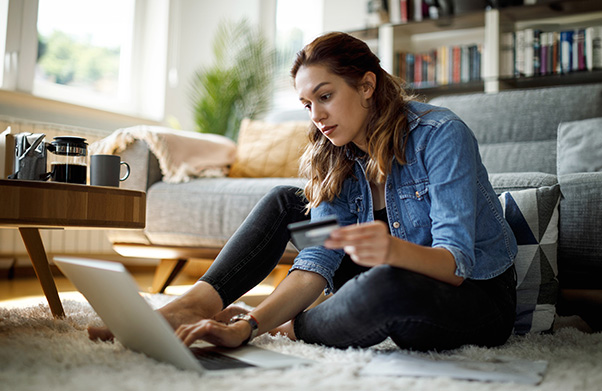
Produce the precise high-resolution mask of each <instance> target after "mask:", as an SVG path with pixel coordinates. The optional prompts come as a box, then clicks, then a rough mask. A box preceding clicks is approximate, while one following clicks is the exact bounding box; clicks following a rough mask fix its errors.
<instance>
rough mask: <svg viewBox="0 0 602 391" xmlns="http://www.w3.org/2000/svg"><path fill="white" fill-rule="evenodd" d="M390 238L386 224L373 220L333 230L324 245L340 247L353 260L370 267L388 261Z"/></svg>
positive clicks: (331, 247) (333, 247) (332, 247)
mask: <svg viewBox="0 0 602 391" xmlns="http://www.w3.org/2000/svg"><path fill="white" fill-rule="evenodd" d="M392 239H393V237H392V236H391V235H390V234H389V229H388V228H387V225H386V224H385V223H383V222H382V221H374V222H370V223H364V224H357V225H348V226H346V227H343V228H339V229H337V230H335V231H333V232H332V233H331V234H330V238H329V239H328V240H327V241H326V242H325V243H324V247H326V248H330V249H341V248H342V249H343V250H344V251H345V252H346V253H347V254H349V256H350V257H351V259H352V260H353V262H355V263H357V264H358V265H361V266H367V267H371V266H377V265H383V264H386V263H388V257H389V253H390V251H391V242H392Z"/></svg>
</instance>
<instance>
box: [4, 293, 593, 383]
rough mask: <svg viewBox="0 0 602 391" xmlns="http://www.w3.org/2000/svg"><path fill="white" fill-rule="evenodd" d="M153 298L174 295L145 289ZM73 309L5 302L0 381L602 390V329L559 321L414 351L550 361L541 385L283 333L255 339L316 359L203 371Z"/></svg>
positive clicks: (70, 302)
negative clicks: (498, 342) (392, 359)
mask: <svg viewBox="0 0 602 391" xmlns="http://www.w3.org/2000/svg"><path fill="white" fill-rule="evenodd" d="M148 300H149V302H151V304H152V305H153V306H155V307H156V306H159V305H162V304H163V303H165V302H166V300H169V299H168V298H167V297H166V296H161V295H154V296H149V297H148ZM63 305H64V307H65V311H66V314H67V317H66V318H65V319H61V320H56V319H53V318H52V316H51V315H50V312H49V310H48V307H47V305H45V304H37V305H29V304H27V303H25V304H24V303H20V304H17V305H13V306H6V305H4V306H0V390H12V391H20V390H42V389H44V390H61V391H69V390H145V391H153V390H158V391H159V390H160V391H164V390H178V391H186V390H262V391H269V390H312V391H314V390H325V391H326V390H328V391H333V390H379V391H380V390H421V391H424V390H457V391H471V390H512V391H523V390H558V391H568V390H577V391H580V390H601V389H602V334H600V333H596V334H588V333H584V332H582V331H579V330H578V329H577V328H574V327H562V328H560V329H558V330H557V331H556V332H555V333H554V334H549V335H529V336H526V337H512V338H511V339H510V340H509V341H508V342H507V343H506V344H505V345H504V346H502V347H499V348H496V349H486V348H479V347H474V346H467V347H464V348H461V349H458V350H455V351H452V352H447V353H436V354H435V353H433V354H430V355H427V354H417V353H413V354H415V355H417V356H419V357H428V358H431V359H436V360H440V359H447V358H450V357H451V358H460V359H466V360H478V361H491V360H492V359H493V358H495V357H500V356H504V357H514V358H516V359H526V360H546V361H548V367H547V370H546V372H545V374H544V377H543V380H542V382H541V383H540V384H539V385H536V386H531V385H525V384H516V383H503V382H480V381H467V380H455V379H451V378H446V377H435V378H428V377H397V376H395V377H387V376H382V377H375V376H362V375H360V371H361V370H362V368H364V367H365V366H366V365H367V364H368V363H369V362H370V361H371V359H372V358H373V357H374V356H375V355H376V354H380V353H382V351H391V350H395V346H394V345H393V344H392V343H391V342H387V341H386V342H384V343H383V344H380V345H379V346H377V347H375V348H372V349H365V350H361V349H347V350H338V349H332V348H325V347H321V346H314V345H308V344H305V343H302V342H291V341H289V340H288V339H286V338H283V337H271V336H267V335H264V336H261V337H259V338H257V339H256V340H255V341H254V343H255V344H257V345H259V346H262V347H265V348H267V349H272V350H275V351H279V352H283V353H289V354H294V355H298V356H302V357H306V358H310V359H313V360H315V361H317V363H318V364H317V365H311V366H304V367H295V368H289V369H278V370H261V369H244V370H240V371H239V372H236V374H232V373H229V374H221V375H219V374H218V375H215V374H212V375H211V376H203V375H199V374H197V373H193V372H184V371H180V370H177V369H175V368H174V367H172V366H170V365H167V364H161V363H158V362H156V361H154V360H152V359H150V358H147V357H146V356H144V355H142V354H138V353H134V352H132V351H129V350H127V349H125V348H124V347H123V346H122V345H120V344H119V343H99V342H91V341H90V340H89V339H88V336H87V332H86V326H87V325H88V324H91V323H95V324H98V323H99V319H98V317H97V316H96V314H95V313H94V311H93V310H92V309H91V308H90V306H89V305H88V304H87V302H85V301H84V300H83V299H82V298H80V297H77V295H69V297H63Z"/></svg>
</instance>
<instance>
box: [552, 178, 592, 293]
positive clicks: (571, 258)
mask: <svg viewBox="0 0 602 391" xmlns="http://www.w3.org/2000/svg"><path fill="white" fill-rule="evenodd" d="M558 181H559V182H560V187H561V189H562V201H561V202H560V217H561V218H560V234H559V238H558V240H559V248H558V269H559V280H560V285H561V287H562V288H575V289H602V172H591V173H577V174H567V175H561V176H559V177H558Z"/></svg>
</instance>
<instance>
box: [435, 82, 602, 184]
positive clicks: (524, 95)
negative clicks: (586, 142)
mask: <svg viewBox="0 0 602 391" xmlns="http://www.w3.org/2000/svg"><path fill="white" fill-rule="evenodd" d="M430 103H432V104H435V105H439V106H444V107H448V108H449V109H451V110H452V111H453V112H455V113H456V114H457V115H458V116H459V117H460V118H462V119H463V120H464V121H465V122H466V124H467V125H468V126H469V127H470V128H471V129H472V130H473V132H474V133H475V136H476V137H477V140H478V141H479V144H480V146H481V148H483V147H484V146H485V145H488V144H492V145H498V146H499V147H500V149H501V150H507V149H508V146H506V145H504V144H507V143H514V144H515V145H517V146H520V144H521V143H531V142H539V141H554V142H555V141H556V136H557V129H558V124H559V123H561V122H566V121H576V120H582V119H586V118H595V117H602V83H594V84H586V85H575V86H562V87H548V88H535V89H526V90H512V91H501V92H499V93H496V94H486V93H480V94H467V95H448V96H441V97H437V98H434V99H433V100H431V102H430ZM500 153H502V152H500ZM537 156H541V155H539V154H538V155H537ZM548 157H549V156H548ZM534 161H537V166H535V165H533V162H534ZM483 162H484V164H485V166H486V167H487V168H488V170H489V172H492V173H493V172H509V171H516V172H518V171H525V172H529V171H544V172H547V173H551V174H555V173H556V164H555V163H554V164H553V165H551V166H550V165H549V163H544V162H543V161H542V162H540V161H539V159H531V160H529V159H521V160H520V165H519V162H514V161H512V160H509V161H508V162H509V163H515V164H513V166H512V167H508V168H507V169H506V168H505V167H499V166H496V167H495V170H493V169H492V168H493V167H494V163H497V160H495V159H494V160H490V159H484V160H483ZM543 164H545V169H542V168H541V166H542V165H543ZM490 165H491V169H490Z"/></svg>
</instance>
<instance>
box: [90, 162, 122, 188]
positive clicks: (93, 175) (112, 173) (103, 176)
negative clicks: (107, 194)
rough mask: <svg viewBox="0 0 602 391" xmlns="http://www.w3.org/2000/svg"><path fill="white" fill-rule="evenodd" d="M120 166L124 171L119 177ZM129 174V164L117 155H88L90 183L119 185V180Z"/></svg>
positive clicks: (95, 184)
mask: <svg viewBox="0 0 602 391" xmlns="http://www.w3.org/2000/svg"><path fill="white" fill-rule="evenodd" d="M121 166H125V168H126V173H125V174H124V175H123V176H122V177H120V171H121ZM129 176H130V165H129V164H127V163H126V162H122V161H121V158H120V157H119V156H117V155H92V156H90V185H92V186H112V187H119V182H122V181H125V180H126V179H127V178H128V177H129Z"/></svg>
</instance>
